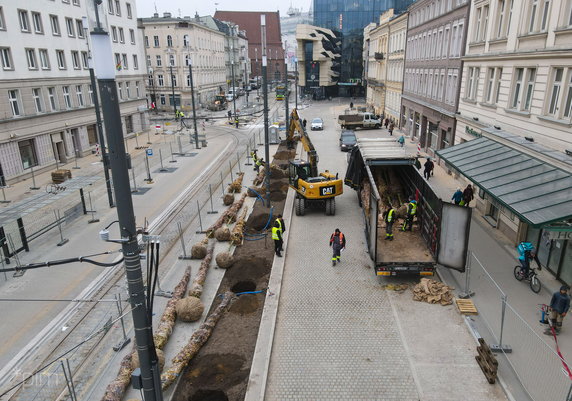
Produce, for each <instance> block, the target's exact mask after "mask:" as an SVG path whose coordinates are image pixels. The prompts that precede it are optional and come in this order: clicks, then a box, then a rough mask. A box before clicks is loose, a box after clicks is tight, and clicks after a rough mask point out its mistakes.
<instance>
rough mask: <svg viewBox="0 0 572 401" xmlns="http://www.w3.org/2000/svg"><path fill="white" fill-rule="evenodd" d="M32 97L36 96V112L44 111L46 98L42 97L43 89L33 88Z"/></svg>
mask: <svg viewBox="0 0 572 401" xmlns="http://www.w3.org/2000/svg"><path fill="white" fill-rule="evenodd" d="M32 97H33V98H34V105H35V106H36V113H43V112H44V99H42V90H41V89H40V88H33V89H32Z"/></svg>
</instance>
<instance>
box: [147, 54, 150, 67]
mask: <svg viewBox="0 0 572 401" xmlns="http://www.w3.org/2000/svg"><path fill="white" fill-rule="evenodd" d="M147 67H151V56H150V55H147Z"/></svg>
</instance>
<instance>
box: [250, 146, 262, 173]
mask: <svg viewBox="0 0 572 401" xmlns="http://www.w3.org/2000/svg"><path fill="white" fill-rule="evenodd" d="M250 157H252V162H253V163H254V170H255V171H259V170H260V166H264V159H263V158H258V154H257V153H256V149H254V150H253V151H252V152H250Z"/></svg>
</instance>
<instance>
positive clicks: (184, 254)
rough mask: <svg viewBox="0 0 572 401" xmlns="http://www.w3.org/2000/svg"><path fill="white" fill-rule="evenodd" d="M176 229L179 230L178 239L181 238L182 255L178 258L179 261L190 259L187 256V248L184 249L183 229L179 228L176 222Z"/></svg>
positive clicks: (178, 223)
mask: <svg viewBox="0 0 572 401" xmlns="http://www.w3.org/2000/svg"><path fill="white" fill-rule="evenodd" d="M177 229H178V230H179V238H181V249H182V250H183V254H182V255H180V256H179V259H183V260H188V259H191V257H190V256H188V255H187V248H185V238H184V237H183V228H182V227H181V223H180V222H177Z"/></svg>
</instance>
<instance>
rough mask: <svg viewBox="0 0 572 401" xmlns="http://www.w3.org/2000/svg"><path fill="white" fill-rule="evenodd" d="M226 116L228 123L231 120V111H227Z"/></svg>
mask: <svg viewBox="0 0 572 401" xmlns="http://www.w3.org/2000/svg"><path fill="white" fill-rule="evenodd" d="M226 115H227V116H228V121H229V122H230V121H231V120H232V111H230V110H229V111H228V112H227V113H226Z"/></svg>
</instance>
